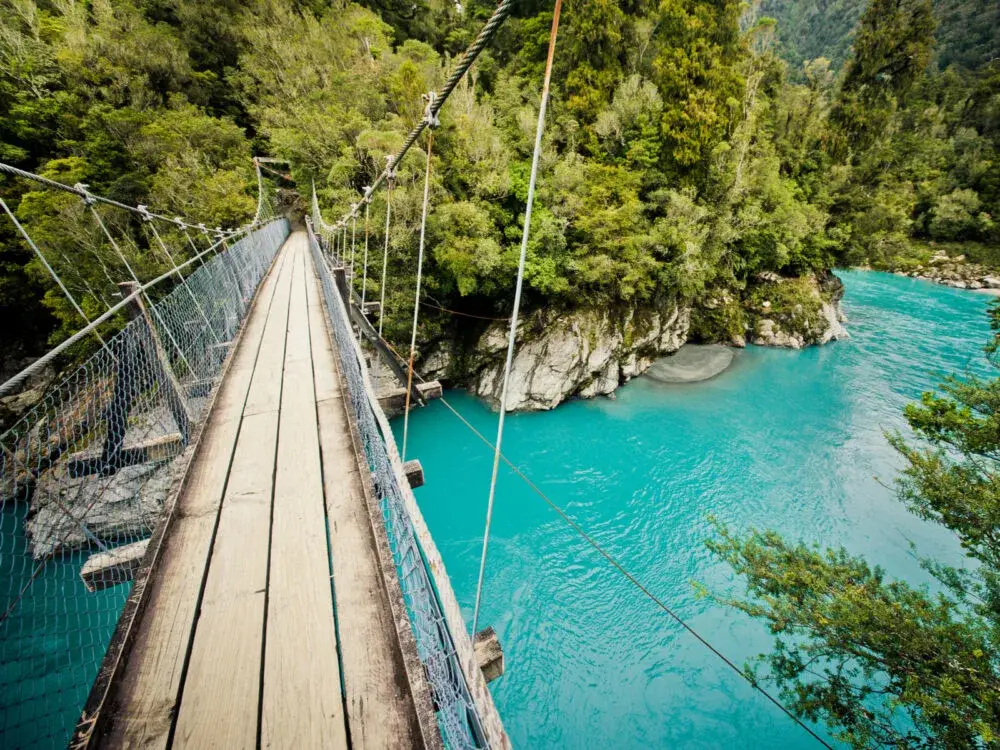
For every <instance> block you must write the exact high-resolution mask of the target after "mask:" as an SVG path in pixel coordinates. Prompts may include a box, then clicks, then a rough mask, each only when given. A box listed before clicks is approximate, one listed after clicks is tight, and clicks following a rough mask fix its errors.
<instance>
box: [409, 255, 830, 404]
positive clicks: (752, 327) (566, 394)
mask: <svg viewBox="0 0 1000 750" xmlns="http://www.w3.org/2000/svg"><path fill="white" fill-rule="evenodd" d="M842 294H843V285H842V284H841V283H840V281H839V279H837V278H836V277H835V276H833V275H832V274H827V275H824V276H822V277H805V278H798V279H784V278H781V277H778V276H776V275H770V276H767V277H760V278H758V279H756V280H755V281H754V283H753V284H752V285H751V286H750V287H749V288H748V291H744V292H742V293H740V294H736V293H731V292H725V293H719V294H717V295H715V296H709V297H707V298H706V299H705V300H704V301H703V302H702V303H701V304H700V305H698V306H690V305H683V304H678V303H676V302H672V301H664V302H661V303H660V304H659V305H657V306H655V307H647V308H638V309H624V310H621V309H619V310H613V309H601V310H594V309H582V310H573V311H552V310H547V309H541V310H536V311H534V312H531V313H529V314H527V315H526V316H525V317H524V319H523V320H522V321H521V323H520V324H519V326H518V332H517V338H516V343H517V346H516V349H515V355H514V361H513V364H512V367H511V378H510V383H509V386H508V394H507V405H508V410H510V411H537V410H546V409H552V408H554V407H556V406H557V405H558V404H560V403H562V402H563V401H566V400H567V399H570V398H574V397H578V398H593V397H595V396H610V395H612V394H613V393H614V392H615V390H617V389H618V387H619V386H621V385H623V384H625V383H627V382H628V381H629V380H631V379H632V378H634V377H636V376H638V375H641V374H643V373H644V372H646V370H648V369H649V368H650V366H651V365H652V364H653V362H654V361H655V360H656V359H658V358H660V357H663V356H664V355H669V354H673V353H674V352H676V351H678V350H679V349H680V348H681V346H683V345H684V344H685V343H686V342H687V341H688V340H693V341H698V342H701V343H724V344H727V345H731V346H745V345H746V343H747V342H748V341H749V342H750V343H753V344H756V345H760V346H780V347H790V348H796V349H797V348H801V347H803V346H808V345H811V344H824V343H827V342H829V341H832V340H836V339H841V338H846V337H847V331H846V330H845V329H844V327H843V324H842V323H843V320H844V317H843V314H842V313H841V312H840V297H841V296H842ZM693 317H695V318H697V319H698V320H699V321H700V323H699V326H698V328H697V329H695V328H693V326H692V318H693ZM506 348H507V326H506V324H504V323H503V322H497V323H492V324H490V325H489V326H488V327H487V328H486V329H485V330H484V331H483V332H482V333H481V334H480V335H479V336H478V337H477V338H475V339H474V341H473V342H472V343H471V344H466V345H464V346H462V345H460V344H458V343H457V342H456V341H454V340H445V341H441V342H438V343H437V344H436V345H435V346H434V347H432V348H431V349H430V351H429V352H428V353H427V355H426V356H425V357H423V358H422V362H421V363H420V365H419V366H420V368H421V370H422V371H423V374H424V376H425V377H427V378H428V379H430V378H435V379H438V380H440V381H442V383H444V384H446V385H447V386H450V387H456V386H464V387H466V388H468V389H469V391H471V392H472V393H474V394H475V395H477V396H479V397H480V398H483V399H484V400H485V401H487V402H488V403H489V404H490V405H491V406H492V407H493V408H494V409H496V408H499V403H500V391H501V388H502V383H503V367H504V360H505V356H506Z"/></svg>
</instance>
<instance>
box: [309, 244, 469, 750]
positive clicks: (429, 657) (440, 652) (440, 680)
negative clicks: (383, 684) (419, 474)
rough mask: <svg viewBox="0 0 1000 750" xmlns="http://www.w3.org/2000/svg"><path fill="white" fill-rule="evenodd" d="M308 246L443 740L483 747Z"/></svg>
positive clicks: (346, 330)
mask: <svg viewBox="0 0 1000 750" xmlns="http://www.w3.org/2000/svg"><path fill="white" fill-rule="evenodd" d="M309 239H310V247H311V249H312V252H313V258H314V260H315V264H316V268H317V271H318V273H319V277H320V280H321V283H322V287H323V299H324V303H325V306H326V310H327V315H328V316H329V320H330V321H331V322H332V325H333V334H334V339H335V344H336V346H337V351H338V355H339V359H340V364H341V372H342V374H343V377H344V380H345V385H346V388H347V392H348V395H349V397H350V404H351V408H352V413H353V415H354V418H355V420H356V422H357V426H358V431H359V433H360V436H361V441H362V443H363V445H364V450H365V458H366V459H367V461H368V467H369V469H370V471H371V481H372V486H373V489H374V492H375V496H376V497H377V498H378V499H379V501H380V503H381V507H382V516H383V519H384V520H385V528H386V534H387V536H388V539H389V547H390V549H391V551H392V556H393V562H394V563H395V565H396V572H397V574H398V576H399V583H400V587H401V588H402V592H403V599H404V602H405V604H406V610H407V614H408V615H409V619H410V625H411V627H412V628H413V634H414V638H415V640H416V643H417V653H418V655H419V657H420V661H421V662H422V663H423V665H424V669H425V672H426V676H427V680H428V682H429V683H430V686H431V692H432V695H433V698H434V703H435V707H436V709H437V718H438V725H439V727H440V729H441V736H442V739H443V740H444V743H445V745H446V747H449V748H483V747H487V742H486V737H485V733H484V731H483V728H482V722H481V721H480V718H479V715H478V709H477V707H476V704H475V701H474V700H473V698H472V695H471V693H470V691H469V687H468V684H467V682H466V679H465V675H464V674H463V672H462V668H461V664H460V662H459V657H458V654H457V652H456V648H455V643H454V640H453V638H452V634H451V632H450V631H449V629H448V624H447V622H446V620H445V616H444V613H443V610H442V606H441V602H440V600H439V598H438V594H437V591H436V589H435V587H434V585H433V583H432V578H431V573H430V571H429V570H428V566H427V562H426V560H425V558H424V555H423V553H422V550H421V547H420V542H419V540H418V538H417V534H416V532H415V529H414V526H413V522H412V520H411V518H410V515H409V513H408V511H407V509H406V504H405V502H404V499H403V490H402V486H403V484H402V483H403V482H405V481H406V479H405V477H403V476H402V475H401V473H400V471H399V470H398V467H396V466H395V465H394V464H393V462H392V460H391V459H390V457H389V454H388V451H387V449H386V441H390V440H394V437H393V436H392V434H388V435H387V434H384V432H383V429H382V428H381V427H380V422H379V420H378V419H377V418H376V415H375V411H374V410H375V409H379V408H381V407H379V405H378V400H377V399H376V398H375V395H374V394H373V393H371V392H370V391H369V389H368V388H367V387H366V385H365V377H364V374H363V372H362V368H364V367H365V364H364V362H363V361H362V359H361V358H360V356H359V350H358V348H357V344H356V343H355V340H354V333H353V332H352V330H351V326H350V323H349V321H348V316H347V311H346V309H345V307H344V304H343V301H342V300H341V296H340V293H339V291H338V290H337V287H336V285H335V282H334V279H333V275H332V274H331V272H330V268H329V266H328V264H327V261H326V259H325V258H324V253H323V250H322V249H321V247H320V242H319V240H318V238H317V236H316V235H315V234H314V233H313V232H312V231H310V233H309Z"/></svg>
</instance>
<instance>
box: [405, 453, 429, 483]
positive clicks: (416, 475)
mask: <svg viewBox="0 0 1000 750" xmlns="http://www.w3.org/2000/svg"><path fill="white" fill-rule="evenodd" d="M403 473H404V474H406V481H407V482H409V483H410V489H411V490H415V489H417V487H423V486H424V467H423V465H422V464H421V463H420V459H417V458H411V459H410V460H409V461H407V462H406V463H404V464H403Z"/></svg>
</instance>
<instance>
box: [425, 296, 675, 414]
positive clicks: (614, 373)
mask: <svg viewBox="0 0 1000 750" xmlns="http://www.w3.org/2000/svg"><path fill="white" fill-rule="evenodd" d="M690 312H691V311H690V309H689V308H685V307H677V306H670V307H667V308H665V309H663V310H648V309H644V310H633V311H627V312H625V313H624V315H622V314H620V313H619V314H615V313H612V312H610V311H608V310H576V311H572V312H566V313H562V314H552V313H550V312H548V311H545V310H539V311H536V312H535V313H532V314H530V315H529V316H528V317H527V318H526V319H525V320H523V321H522V322H521V324H520V325H519V326H518V333H517V342H516V348H515V353H514V361H513V363H512V365H511V377H510V385H509V388H508V393H507V408H508V410H509V411H523V410H544V409H552V408H554V407H555V406H557V405H558V404H560V403H561V402H563V401H565V400H566V399H568V398H571V397H573V396H580V397H581V398H592V397H594V396H598V395H609V394H611V393H613V392H614V391H615V389H616V388H618V386H619V385H621V384H622V383H625V382H627V381H628V380H630V379H632V378H634V377H635V376H636V375H640V374H642V373H643V372H645V371H646V369H647V368H648V367H649V366H650V365H651V364H652V363H653V360H654V359H655V358H656V357H658V356H660V355H663V354H670V353H672V352H675V351H677V350H678V349H679V348H680V347H681V346H682V345H683V344H684V342H685V341H686V340H687V332H688V325H689V322H690ZM507 331H508V329H507V326H506V325H504V324H503V323H494V324H492V325H491V326H490V327H489V328H487V329H486V331H485V332H484V333H483V334H482V336H480V337H479V340H478V342H477V343H476V344H475V346H473V347H472V348H471V349H470V350H469V351H467V352H465V353H464V354H463V355H462V356H461V357H457V356H456V355H455V352H454V350H453V347H451V346H449V345H445V346H441V347H438V348H437V349H435V350H434V351H433V352H432V353H431V355H430V356H428V357H427V359H426V360H425V363H424V369H425V371H426V372H429V373H430V374H431V375H432V376H433V377H438V378H442V379H444V380H446V381H450V382H452V383H457V382H461V383H462V384H464V385H466V386H467V387H468V388H469V390H470V391H471V392H473V393H475V394H476V395H477V396H480V397H481V398H483V399H485V400H486V401H487V402H488V403H489V404H490V405H491V406H492V407H493V408H494V409H496V408H499V405H500V391H501V388H502V385H503V367H504V359H505V357H506V354H507ZM456 371H457V372H456ZM456 376H457V377H456Z"/></svg>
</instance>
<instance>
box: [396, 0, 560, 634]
mask: <svg viewBox="0 0 1000 750" xmlns="http://www.w3.org/2000/svg"><path fill="white" fill-rule="evenodd" d="M557 1H558V0H557ZM428 98H429V103H428V105H427V115H426V117H427V119H428V121H429V124H430V126H431V130H429V131H427V166H426V167H425V168H424V206H423V210H422V212H421V214H420V244H419V246H418V250H417V283H416V291H415V292H414V295H413V330H412V331H411V333H410V364H409V367H408V368H407V374H406V406H405V408H404V409H403V450H402V454H401V455H402V458H403V461H406V438H407V435H408V434H409V429H410V393H411V392H412V391H413V358H414V356H415V355H416V352H417V322H418V320H419V318H420V282H421V280H422V279H423V274H424V235H425V233H426V230H427V206H428V204H429V203H430V189H431V152H432V151H433V148H434V128H435V127H437V126H438V124H439V123H438V121H437V118H436V116H435V115H433V114H432V110H431V104H433V103H434V94H433V93H432V94H430V95H429V97H428ZM387 206H388V204H387ZM388 215H389V212H388V207H387V208H386V216H388ZM388 238H389V235H388V232H387V233H386V242H387V244H386V247H388ZM382 286H383V299H384V287H385V283H384V280H383V284H382ZM473 632H475V630H473Z"/></svg>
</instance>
